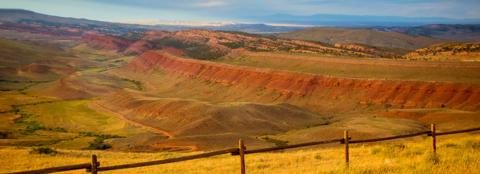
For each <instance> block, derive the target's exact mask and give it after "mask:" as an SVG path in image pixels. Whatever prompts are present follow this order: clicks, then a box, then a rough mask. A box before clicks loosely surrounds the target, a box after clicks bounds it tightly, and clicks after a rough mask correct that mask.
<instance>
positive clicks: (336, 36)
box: [277, 28, 442, 50]
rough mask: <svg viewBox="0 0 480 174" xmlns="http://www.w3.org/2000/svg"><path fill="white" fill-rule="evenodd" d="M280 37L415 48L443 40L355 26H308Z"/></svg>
mask: <svg viewBox="0 0 480 174" xmlns="http://www.w3.org/2000/svg"><path fill="white" fill-rule="evenodd" d="M277 36H278V37H281V38H289V39H301V40H309V41H317V42H324V43H329V44H332V45H333V44H348V43H356V44H365V45H370V46H376V47H385V48H396V49H401V50H414V49H418V48H422V47H426V46H429V45H432V44H435V43H439V42H442V40H440V39H433V38H429V37H425V36H411V35H407V34H402V33H396V32H382V31H376V30H373V29H360V28H358V29H355V28H308V29H304V30H297V31H291V32H287V33H279V34H277Z"/></svg>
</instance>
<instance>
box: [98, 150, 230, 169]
mask: <svg viewBox="0 0 480 174" xmlns="http://www.w3.org/2000/svg"><path fill="white" fill-rule="evenodd" d="M236 151H238V149H237V148H231V149H225V150H219V151H214V152H208V153H201V154H197V155H191V156H183V157H178V158H170V159H164V160H157V161H148V162H140V163H132V164H122V165H116V166H108V167H100V168H98V171H108V170H117V169H128V168H135V167H144V166H152V165H159V164H167V163H174V162H179V161H187V160H193V159H199V158H207V157H211V156H217V155H222V154H228V153H232V152H236Z"/></svg>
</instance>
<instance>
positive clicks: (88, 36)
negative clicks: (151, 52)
mask: <svg viewBox="0 0 480 174" xmlns="http://www.w3.org/2000/svg"><path fill="white" fill-rule="evenodd" d="M82 39H83V40H85V41H86V42H87V43H88V44H89V46H91V47H93V48H97V49H108V50H123V49H125V48H126V47H128V46H129V45H130V42H129V41H127V40H124V39H121V38H119V37H114V36H108V35H101V34H96V33H85V34H84V35H83V36H82Z"/></svg>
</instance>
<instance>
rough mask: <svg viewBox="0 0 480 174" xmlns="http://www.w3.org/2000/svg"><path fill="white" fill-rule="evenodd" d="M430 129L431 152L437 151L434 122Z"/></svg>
mask: <svg viewBox="0 0 480 174" xmlns="http://www.w3.org/2000/svg"><path fill="white" fill-rule="evenodd" d="M430 131H431V133H432V147H433V154H436V153H437V139H436V137H435V136H436V135H435V134H436V132H435V124H431V125H430Z"/></svg>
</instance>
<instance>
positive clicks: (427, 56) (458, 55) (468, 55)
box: [405, 42, 480, 61]
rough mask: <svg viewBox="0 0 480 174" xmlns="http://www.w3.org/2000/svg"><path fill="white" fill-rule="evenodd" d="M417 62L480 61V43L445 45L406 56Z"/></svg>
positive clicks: (437, 45)
mask: <svg viewBox="0 0 480 174" xmlns="http://www.w3.org/2000/svg"><path fill="white" fill-rule="evenodd" d="M405 57H406V58H408V59H415V60H464V61H468V60H470V61H478V60H480V42H474V43H444V44H436V45H433V46H430V47H427V48H421V49H417V50H415V51H413V52H410V53H408V54H407V55H405Z"/></svg>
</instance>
